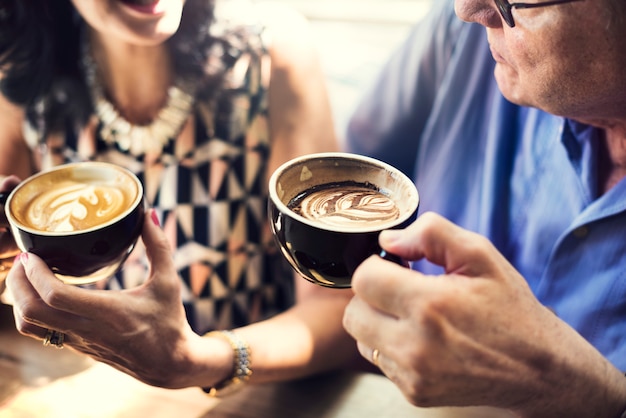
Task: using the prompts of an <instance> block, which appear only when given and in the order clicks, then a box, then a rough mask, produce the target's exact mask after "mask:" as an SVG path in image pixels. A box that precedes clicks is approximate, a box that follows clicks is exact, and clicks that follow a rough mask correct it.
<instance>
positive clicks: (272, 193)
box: [268, 151, 420, 234]
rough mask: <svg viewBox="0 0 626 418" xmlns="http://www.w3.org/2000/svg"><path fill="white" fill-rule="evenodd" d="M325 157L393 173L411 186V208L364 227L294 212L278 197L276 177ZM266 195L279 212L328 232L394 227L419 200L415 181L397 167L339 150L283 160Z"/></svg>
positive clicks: (353, 231)
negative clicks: (316, 219) (343, 225)
mask: <svg viewBox="0 0 626 418" xmlns="http://www.w3.org/2000/svg"><path fill="white" fill-rule="evenodd" d="M326 158H334V159H349V160H358V161H362V162H364V163H367V164H371V165H374V166H378V167H381V168H382V169H384V170H387V171H389V172H391V173H394V175H397V176H398V177H400V178H402V181H403V182H406V183H407V184H410V185H412V187H410V188H409V189H410V191H411V194H412V195H414V196H415V199H414V202H413V203H414V204H413V205H412V207H411V210H408V211H406V212H405V213H404V214H403V215H402V216H400V217H399V218H398V219H396V220H395V221H393V222H389V223H388V224H385V225H382V226H381V225H375V226H371V227H364V228H359V229H354V228H340V227H330V226H326V225H322V224H320V223H319V222H313V221H311V220H310V219H308V218H306V217H304V216H302V215H299V214H297V213H295V212H294V211H292V210H291V209H289V208H288V207H287V205H286V204H284V203H283V201H282V200H281V199H280V198H279V197H278V194H277V190H276V189H277V187H276V186H277V183H278V178H279V177H280V174H281V173H282V172H283V171H285V169H287V168H289V167H291V166H293V165H296V164H300V163H302V162H303V161H308V160H316V159H326ZM268 195H269V199H270V200H271V201H272V202H273V204H274V205H275V206H276V207H277V208H278V210H279V211H280V212H281V213H283V214H286V215H288V216H290V217H292V218H294V219H297V220H298V221H299V222H302V223H304V224H306V225H308V226H310V227H312V228H316V229H321V230H324V231H329V232H338V233H342V234H363V233H372V232H379V231H382V230H385V229H391V228H394V227H396V226H398V225H402V224H403V223H405V222H406V221H407V220H409V219H410V218H411V217H412V216H413V215H414V214H415V212H416V211H417V209H418V207H419V201H420V198H419V192H418V190H417V187H416V186H415V183H414V182H413V180H411V179H410V178H409V177H408V176H407V175H406V174H404V173H403V172H402V171H400V170H399V169H398V168H396V167H394V166H392V165H391V164H387V163H386V162H384V161H381V160H377V159H375V158H372V157H368V156H365V155H361V154H354V153H349V152H340V151H336V152H320V153H314V154H306V155H302V156H299V157H295V158H293V159H290V160H289V161H286V162H284V163H283V164H281V165H280V166H279V167H278V168H277V169H276V170H274V172H273V173H272V175H271V176H270V180H269V192H268Z"/></svg>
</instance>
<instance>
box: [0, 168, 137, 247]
mask: <svg viewBox="0 0 626 418" xmlns="http://www.w3.org/2000/svg"><path fill="white" fill-rule="evenodd" d="M84 165H89V166H92V167H93V166H100V167H103V168H106V169H113V170H116V171H118V172H121V173H123V174H124V175H126V176H127V177H128V178H130V179H131V180H132V181H134V182H135V184H136V186H137V196H135V199H134V200H133V202H132V204H131V205H129V206H128V208H126V210H124V211H123V212H122V213H120V214H119V215H117V216H115V217H114V218H111V219H109V220H108V221H107V222H104V223H102V224H99V225H97V226H93V227H91V228H87V229H81V230H77V231H43V230H40V229H36V228H32V227H30V226H27V225H24V224H23V223H22V222H20V221H19V220H18V219H16V218H15V216H13V213H12V211H11V201H12V200H13V197H14V196H15V195H16V194H17V193H18V192H19V190H20V189H22V188H23V187H24V186H26V184H28V183H30V182H32V181H33V180H35V179H37V178H39V177H43V176H46V175H48V174H50V173H53V172H56V171H61V170H68V169H71V167H74V166H84ZM143 199H144V187H143V184H142V183H141V180H139V178H138V177H137V175H136V174H135V173H133V172H132V171H130V170H129V169H127V168H125V167H123V166H120V165H117V164H115V163H109V162H105V161H83V162H74V163H66V164H61V165H57V166H54V167H52V168H50V169H47V170H43V171H39V172H38V173H35V174H33V175H31V176H29V177H27V178H26V179H24V180H23V181H21V182H20V183H19V184H18V185H17V186H16V187H15V188H14V189H13V190H11V193H10V194H9V196H8V197H7V200H6V202H5V204H4V212H5V215H6V217H7V220H8V221H9V225H11V226H15V227H16V228H19V229H20V230H22V231H24V232H27V233H29V234H33V235H39V236H46V237H70V236H78V235H83V234H87V233H90V232H93V231H97V230H100V229H104V228H107V227H108V226H111V225H113V224H115V223H117V222H119V221H120V220H121V219H124V218H125V217H126V216H128V215H129V214H130V213H132V212H133V211H135V210H136V209H137V207H138V206H139V205H140V204H141V203H142V201H143Z"/></svg>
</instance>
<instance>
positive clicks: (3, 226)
mask: <svg viewBox="0 0 626 418" xmlns="http://www.w3.org/2000/svg"><path fill="white" fill-rule="evenodd" d="M19 183H20V179H19V178H18V177H16V176H7V177H4V178H2V179H1V180H0V196H2V198H1V199H0V295H2V293H3V292H4V288H5V283H4V280H5V279H6V276H7V274H9V270H10V269H11V266H12V265H13V261H14V260H15V256H16V255H18V254H19V252H20V251H19V249H18V248H17V245H15V240H14V239H13V235H11V232H9V223H8V221H7V217H6V215H5V212H4V204H5V202H6V198H7V197H8V195H9V193H11V190H13V189H14V188H15V186H17V185H18V184H19Z"/></svg>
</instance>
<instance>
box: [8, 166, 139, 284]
mask: <svg viewBox="0 0 626 418" xmlns="http://www.w3.org/2000/svg"><path fill="white" fill-rule="evenodd" d="M144 212H145V206H144V195H143V186H142V184H141V182H140V181H139V179H138V178H137V177H136V176H135V175H134V174H133V173H131V172H130V171H128V170H126V169H125V168H122V167H120V166H117V165H115V164H109V163H102V162H81V163H73V164H66V165H62V166H58V167H55V168H53V169H51V170H49V171H44V172H40V173H38V174H35V175H33V176H31V177H29V178H27V179H26V180H24V181H22V182H21V183H20V184H19V185H18V186H17V187H16V188H15V189H13V191H12V192H11V194H10V195H9V196H8V198H7V201H6V204H5V213H6V216H7V219H8V221H9V225H10V229H11V233H12V235H13V238H14V239H15V242H16V244H17V246H18V247H19V248H20V250H21V251H28V252H31V253H33V254H36V255H38V256H39V257H41V258H42V259H43V260H44V261H45V262H46V264H47V265H48V266H49V267H50V269H51V270H52V271H53V272H54V273H55V275H56V276H57V277H58V278H59V279H60V280H62V281H64V282H65V283H68V284H87V283H93V282H96V281H98V280H102V279H105V278H109V277H111V276H112V275H113V274H115V272H117V271H118V270H119V268H120V267H121V265H122V264H123V263H124V261H125V260H126V258H127V257H128V255H129V254H130V252H131V251H132V249H133V248H134V246H135V244H136V242H137V239H138V237H139V235H140V232H141V228H142V223H143V217H144Z"/></svg>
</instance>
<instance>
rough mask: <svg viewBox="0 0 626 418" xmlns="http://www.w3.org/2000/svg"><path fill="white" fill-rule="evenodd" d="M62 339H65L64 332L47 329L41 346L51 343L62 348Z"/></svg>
mask: <svg viewBox="0 0 626 418" xmlns="http://www.w3.org/2000/svg"><path fill="white" fill-rule="evenodd" d="M63 340H65V334H63V333H62V332H59V331H54V330H52V329H49V330H48V332H46V337H45V338H44V339H43V346H44V347H47V346H49V345H53V346H55V347H56V348H63Z"/></svg>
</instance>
